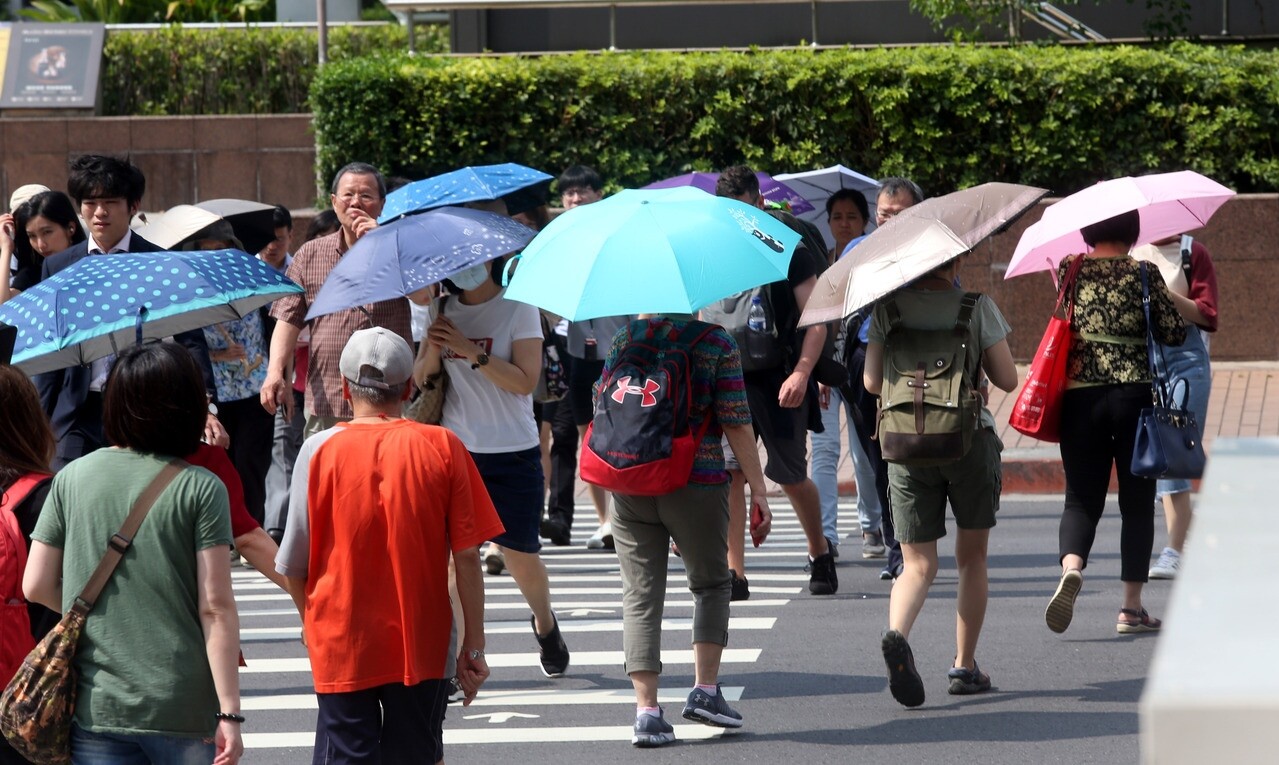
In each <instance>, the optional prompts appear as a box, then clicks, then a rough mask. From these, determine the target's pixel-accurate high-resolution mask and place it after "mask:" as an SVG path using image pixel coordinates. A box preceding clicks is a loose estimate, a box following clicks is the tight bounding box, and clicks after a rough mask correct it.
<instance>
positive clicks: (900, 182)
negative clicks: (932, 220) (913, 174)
mask: <svg viewBox="0 0 1279 765" xmlns="http://www.w3.org/2000/svg"><path fill="white" fill-rule="evenodd" d="M902 192H905V193H907V194H909V195H910V198H911V199H912V200H914V201H913V202H912V204H919V203H920V202H922V201H924V190H923V189H921V188H919V184H918V183H915V182H914V181H912V180H911V179H909V178H902V177H900V176H890V177H888V178H885V179H883V180H881V181H880V182H879V193H878V194H876V195H875V198H876V199H878V198H879V197H884V196H888V197H895V196H897V195H898V194H901V193H902Z"/></svg>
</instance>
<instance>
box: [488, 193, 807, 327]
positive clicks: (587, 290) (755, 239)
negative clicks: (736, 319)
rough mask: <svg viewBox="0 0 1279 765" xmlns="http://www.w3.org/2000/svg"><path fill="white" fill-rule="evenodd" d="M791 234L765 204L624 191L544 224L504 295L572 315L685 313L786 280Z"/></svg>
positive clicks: (792, 243)
mask: <svg viewBox="0 0 1279 765" xmlns="http://www.w3.org/2000/svg"><path fill="white" fill-rule="evenodd" d="M799 239H800V236H799V234H797V233H795V232H794V231H791V230H790V228H788V227H787V226H786V224H784V223H782V222H781V221H779V220H777V219H776V218H774V217H772V216H771V215H769V214H768V213H766V212H764V211H763V210H760V209H757V208H755V207H751V206H750V205H747V204H743V203H741V202H738V201H736V200H732V199H727V198H724V197H714V196H711V195H710V194H707V193H706V192H704V191H700V190H698V189H695V188H692V187H682V188H674V189H654V190H635V191H623V192H620V193H618V194H615V195H613V196H611V197H609V198H608V199H605V200H603V201H601V202H596V203H594V204H589V205H582V206H581V207H575V208H573V209H572V210H569V211H568V212H566V213H564V214H562V215H560V216H559V217H558V218H556V219H555V220H554V221H552V222H551V224H550V225H548V226H547V227H546V228H545V229H543V231H542V232H541V233H540V234H538V235H537V237H536V238H534V239H533V241H532V243H531V244H529V246H528V247H527V248H525V250H524V252H523V254H522V255H521V256H520V257H519V260H518V266H517V267H516V269H515V275H514V276H513V277H512V278H511V282H510V287H509V288H508V289H507V291H506V297H508V298H510V299H512V300H518V301H520V302H523V303H529V304H531V305H535V306H537V307H539V308H544V309H546V310H548V311H550V312H552V313H554V314H557V315H559V316H563V317H565V318H567V319H570V320H572V321H580V320H584V319H593V318H598V317H601V316H620V315H623V314H637V313H693V312H695V311H697V310H698V309H700V308H703V307H705V306H707V305H710V304H711V303H714V302H715V301H717V300H721V299H723V298H726V297H728V296H729V295H735V294H737V293H738V292H742V291H743V290H747V289H750V288H752V287H757V286H759V285H761V284H768V283H770V282H776V281H782V280H784V279H785V278H786V271H787V268H788V267H789V265H790V259H791V254H792V252H794V250H795V245H796V244H797V243H798V242H799Z"/></svg>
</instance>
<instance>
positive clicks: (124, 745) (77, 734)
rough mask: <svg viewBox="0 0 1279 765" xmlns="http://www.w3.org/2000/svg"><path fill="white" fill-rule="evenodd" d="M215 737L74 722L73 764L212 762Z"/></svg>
mask: <svg viewBox="0 0 1279 765" xmlns="http://www.w3.org/2000/svg"><path fill="white" fill-rule="evenodd" d="M213 749H214V747H213V737H212V736H210V737H209V738H207V739H204V738H182V737H179V736H160V735H155V734H124V733H93V732H91V731H87V730H85V729H83V728H81V727H80V726H79V725H72V726H71V765H149V764H150V763H164V764H165V765H209V763H211V762H213V756H214V751H213Z"/></svg>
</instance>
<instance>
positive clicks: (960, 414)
mask: <svg viewBox="0 0 1279 765" xmlns="http://www.w3.org/2000/svg"><path fill="white" fill-rule="evenodd" d="M957 266H958V261H957V260H955V261H951V262H950V263H947V264H945V265H943V266H941V267H940V268H938V269H936V270H934V271H931V272H929V273H928V274H926V275H924V276H922V277H920V278H918V279H916V280H915V281H914V282H912V283H911V284H908V285H906V286H905V287H903V288H902V289H900V290H897V291H896V292H894V293H892V294H891V295H889V296H888V297H886V298H884V299H883V300H881V301H880V302H879V303H878V304H877V305H876V306H875V309H874V314H873V322H872V325H871V329H870V335H869V337H870V342H869V344H868V345H867V347H866V366H865V372H864V378H865V384H866V390H867V391H868V392H870V393H871V394H873V395H877V396H880V397H881V400H880V414H879V422H878V428H877V431H878V432H877V437H878V438H879V441H880V445H881V448H882V450H883V452H884V459H885V461H887V462H888V463H889V464H888V479H889V498H890V503H889V504H890V505H891V508H892V513H893V525H894V528H895V530H896V532H897V538H898V540H900V542H901V545H902V553H903V556H904V569H903V572H902V574H901V576H900V577H898V579H897V583H896V584H895V585H894V587H893V591H892V596H891V598H890V600H889V612H888V631H887V632H886V633H885V634H884V637H883V641H882V646H881V647H882V650H883V654H884V661H885V663H886V664H887V666H888V680H889V690H890V691H891V692H892V694H893V698H895V699H896V700H897V701H898V702H900V703H901V704H903V705H904V706H908V707H915V706H919V705H920V704H923V703H924V684H923V681H922V680H921V679H920V676H919V673H918V671H916V669H915V660H914V656H913V655H912V653H911V649H910V644H909V643H908V642H907V638H908V637H909V635H910V630H911V627H912V626H913V625H914V623H915V619H916V617H918V616H919V612H920V610H921V609H922V608H923V605H924V600H925V599H926V598H927V597H928V588H929V586H930V585H931V584H932V582H933V579H934V578H935V577H936V575H937V568H938V561H937V540H938V539H940V538H941V537H943V536H945V535H946V515H945V513H946V503H947V501H949V502H950V505H951V509H952V513H953V514H954V516H955V525H956V526H957V527H958V529H959V531H958V534H957V535H956V536H957V538H956V541H955V561H956V563H957V565H958V568H959V588H958V595H957V599H956V600H957V604H956V610H957V612H958V619H957V620H956V630H955V632H956V634H955V640H956V648H955V660H954V664H953V665H952V667H951V668H950V669H949V671H948V673H947V681H948V684H949V688H948V691H949V692H950V693H951V694H956V695H964V694H971V693H980V692H982V691H985V690H988V689H989V688H990V676H989V675H987V674H985V673H984V672H982V671H981V670H980V669H979V668H978V667H977V660H976V656H975V654H976V649H977V639H978V636H979V635H980V633H981V627H982V622H983V621H984V620H985V616H986V599H987V576H986V547H987V542H988V540H989V537H990V529H991V528H992V527H994V525H995V513H996V511H997V510H998V509H999V493H1000V489H1001V483H1002V478H1001V469H1000V452H1001V451H1002V450H1003V444H1002V443H1001V442H1000V440H999V436H998V435H997V434H996V432H995V422H994V418H993V417H992V415H991V413H990V411H989V410H988V409H987V408H986V406H985V401H984V400H983V397H982V396H981V394H980V393H979V392H978V385H977V383H978V381H979V380H980V378H981V375H982V373H985V375H986V376H987V377H989V378H990V381H991V383H993V384H994V385H995V386H996V387H998V388H1000V389H1001V390H1005V391H1012V390H1015V389H1016V387H1017V367H1016V366H1015V365H1014V363H1013V358H1012V352H1011V351H1010V350H1009V347H1008V340H1007V335H1008V332H1009V331H1010V328H1009V326H1008V322H1007V321H1005V319H1004V317H1003V314H1001V313H1000V311H999V308H998V307H997V306H996V305H995V303H994V301H992V300H991V299H990V298H988V297H986V296H985V295H981V294H979V293H975V292H967V293H966V292H964V291H963V290H961V289H959V288H957V287H955V286H954V284H955V275H956V272H957Z"/></svg>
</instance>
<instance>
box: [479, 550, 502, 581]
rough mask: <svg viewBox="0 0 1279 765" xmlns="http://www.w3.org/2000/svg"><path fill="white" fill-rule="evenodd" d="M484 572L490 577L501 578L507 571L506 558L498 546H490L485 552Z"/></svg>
mask: <svg viewBox="0 0 1279 765" xmlns="http://www.w3.org/2000/svg"><path fill="white" fill-rule="evenodd" d="M484 570H485V571H487V572H488V573H489V575H490V576H500V575H501V573H502V572H503V571H504V570H506V558H505V557H504V556H503V555H502V551H501V550H500V549H498V547H497V546H496V545H489V546H488V548H487V549H486V550H485V551H484Z"/></svg>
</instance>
